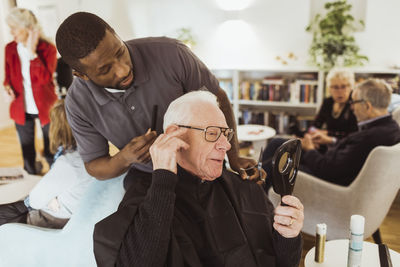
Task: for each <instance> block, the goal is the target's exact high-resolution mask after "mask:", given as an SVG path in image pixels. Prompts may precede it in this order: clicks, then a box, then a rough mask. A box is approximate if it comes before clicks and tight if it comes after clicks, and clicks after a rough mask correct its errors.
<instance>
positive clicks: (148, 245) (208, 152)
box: [94, 91, 304, 267]
mask: <svg viewBox="0 0 400 267" xmlns="http://www.w3.org/2000/svg"><path fill="white" fill-rule="evenodd" d="M164 131H165V133H164V134H161V135H160V136H159V137H158V138H157V139H156V141H155V142H154V144H153V145H152V146H151V148H150V154H151V158H152V162H153V168H154V171H153V173H152V174H146V173H142V172H139V171H138V170H131V171H133V172H136V173H135V175H133V177H135V179H134V182H133V184H132V185H131V187H130V188H129V189H128V191H127V193H126V195H125V198H124V200H123V202H122V203H121V204H120V207H119V209H118V211H117V212H116V213H114V214H113V215H111V216H109V217H108V218H106V219H104V220H103V221H101V222H99V223H98V224H97V225H96V227H95V234H94V240H95V245H94V251H95V255H96V260H97V263H98V265H99V266H114V265H117V266H174V267H175V266H178V267H179V266H182V267H183V266H297V265H298V263H299V261H300V256H301V248H302V240H301V235H300V234H299V233H300V230H301V229H302V227H303V218H304V213H303V205H302V204H301V202H300V201H299V200H298V199H297V198H296V197H294V196H284V197H283V198H282V201H283V202H284V203H285V204H287V206H281V205H280V206H278V207H277V208H276V209H275V211H274V208H273V206H272V204H271V202H270V201H269V200H268V198H267V196H266V194H265V192H264V190H263V189H262V188H261V186H260V185H258V184H257V183H256V182H254V181H250V180H243V179H241V178H240V177H239V176H238V175H237V174H234V173H232V172H230V171H227V170H226V169H224V168H223V162H224V158H225V156H226V152H227V151H228V150H229V149H230V147H231V145H230V143H229V141H230V139H231V138H232V136H233V134H234V133H233V130H232V129H229V128H228V126H227V123H226V120H225V117H224V115H223V113H222V111H221V110H220V109H219V107H218V103H217V100H216V97H215V96H214V95H213V94H211V93H209V92H206V91H196V92H191V93H188V94H185V95H183V96H181V97H179V98H178V99H176V100H175V101H173V102H172V103H171V104H170V106H169V108H168V110H167V112H166V114H165V117H164ZM116 229H117V230H116Z"/></svg>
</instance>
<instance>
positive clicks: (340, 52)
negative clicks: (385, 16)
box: [306, 0, 368, 70]
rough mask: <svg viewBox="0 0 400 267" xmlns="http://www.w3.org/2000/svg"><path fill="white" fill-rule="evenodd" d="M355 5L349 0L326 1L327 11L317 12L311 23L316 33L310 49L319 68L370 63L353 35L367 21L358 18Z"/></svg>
mask: <svg viewBox="0 0 400 267" xmlns="http://www.w3.org/2000/svg"><path fill="white" fill-rule="evenodd" d="M351 8H352V5H351V4H349V3H347V2H346V0H340V1H334V2H329V3H326V4H325V9H326V11H327V12H326V14H325V15H324V16H322V15H321V14H317V15H316V16H315V18H314V19H313V20H312V21H311V23H310V25H308V26H307V28H306V31H308V32H312V33H313V40H312V43H311V47H310V49H309V54H310V56H311V63H313V64H314V65H316V66H317V67H318V68H320V69H323V70H329V69H331V68H332V67H334V66H339V67H352V66H363V65H364V64H365V63H366V62H368V57H367V56H364V55H361V54H359V50H360V48H359V47H358V45H357V44H356V41H355V39H354V36H353V34H354V32H355V31H356V29H357V26H360V25H361V26H362V27H363V26H364V22H363V21H362V20H359V21H358V22H357V21H355V20H354V17H353V16H352V15H351V14H350V10H351Z"/></svg>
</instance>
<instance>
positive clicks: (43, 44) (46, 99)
mask: <svg viewBox="0 0 400 267" xmlns="http://www.w3.org/2000/svg"><path fill="white" fill-rule="evenodd" d="M6 22H7V24H8V26H9V27H10V30H11V35H12V36H13V38H14V40H13V41H12V42H10V43H8V44H7V46H6V49H5V80H4V87H5V90H6V92H7V94H8V95H9V96H10V98H11V100H12V102H11V105H10V116H11V118H12V119H13V120H14V121H15V126H16V129H17V132H18V136H19V139H20V143H21V147H22V155H23V158H24V169H25V170H26V171H27V172H28V173H30V174H38V173H40V170H39V169H37V168H36V167H35V165H36V164H35V163H36V151H35V123H34V121H35V119H36V118H39V120H40V124H41V126H42V132H43V139H44V156H45V158H46V160H47V162H48V163H49V165H51V163H52V160H53V156H52V154H51V153H50V150H49V138H48V131H49V122H50V119H49V110H50V108H51V106H52V105H53V104H54V102H55V101H56V100H57V96H56V93H55V87H54V83H53V74H54V71H55V69H56V65H57V51H56V48H55V46H54V45H53V44H52V43H51V42H49V41H48V40H47V39H46V38H45V37H44V35H43V33H42V29H41V26H40V24H39V22H38V20H37V18H36V17H35V15H34V14H33V13H32V11H30V10H28V9H24V8H14V9H12V10H11V11H10V13H9V14H8V16H7V18H6Z"/></svg>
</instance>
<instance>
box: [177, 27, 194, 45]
mask: <svg viewBox="0 0 400 267" xmlns="http://www.w3.org/2000/svg"><path fill="white" fill-rule="evenodd" d="M177 39H178V40H180V41H181V42H182V43H184V44H185V45H187V46H188V47H189V48H193V47H194V46H195V45H196V41H195V40H194V37H193V35H192V31H191V29H189V28H180V29H178V37H177Z"/></svg>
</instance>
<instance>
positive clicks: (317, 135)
mask: <svg viewBox="0 0 400 267" xmlns="http://www.w3.org/2000/svg"><path fill="white" fill-rule="evenodd" d="M310 135H311V139H312V141H313V143H314V145H315V144H318V145H325V144H326V145H328V144H332V143H333V140H332V137H330V136H328V134H326V133H325V132H323V131H315V132H313V133H312V134H310Z"/></svg>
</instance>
